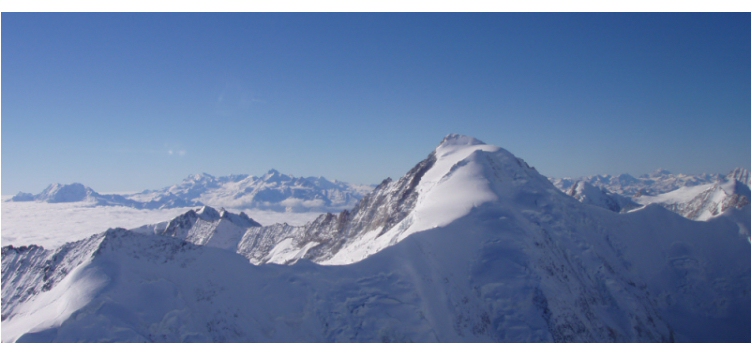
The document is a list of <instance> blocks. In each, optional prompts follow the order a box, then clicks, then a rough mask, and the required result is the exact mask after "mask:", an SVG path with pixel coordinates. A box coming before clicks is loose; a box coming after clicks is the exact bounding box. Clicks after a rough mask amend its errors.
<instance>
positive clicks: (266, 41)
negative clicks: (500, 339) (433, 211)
mask: <svg viewBox="0 0 752 355" xmlns="http://www.w3.org/2000/svg"><path fill="white" fill-rule="evenodd" d="M750 33H751V30H750V14H749V13H746V14H745V13H741V14H503V13H502V14H164V13H159V14H90V13H89V14H42V13H35V14H18V13H3V14H2V194H4V195H8V194H15V193H17V192H18V191H25V192H32V193H38V192H39V191H41V190H42V189H43V188H44V187H45V186H47V185H48V184H49V183H53V182H61V183H71V182H81V183H84V184H85V185H88V186H91V187H92V188H94V189H95V190H97V191H102V192H108V191H136V190H142V189H147V188H149V189H153V188H160V187H163V186H167V185H171V184H174V183H177V182H179V181H180V180H182V179H183V178H184V177H185V176H187V175H189V174H192V173H197V172H207V173H209V174H212V175H215V176H220V175H228V174H232V173H248V174H253V175H261V174H263V173H265V172H266V171H267V170H268V169H270V168H276V169H278V170H280V171H282V172H284V173H288V174H294V175H296V176H319V175H322V176H325V177H327V178H330V179H339V180H344V181H349V182H355V183H378V182H380V181H381V180H382V179H384V178H386V177H389V176H390V177H392V178H397V177H400V176H402V175H403V174H404V173H405V172H407V170H409V169H410V168H411V167H412V166H413V165H414V164H416V163H417V162H418V161H420V160H422V159H423V158H425V157H426V156H427V155H428V153H430V152H431V150H433V148H434V147H435V146H436V145H437V144H438V143H439V142H440V141H441V139H442V138H443V137H444V136H445V135H446V134H448V133H461V134H466V135H471V136H474V137H477V138H479V139H481V140H483V141H485V142H487V143H490V144H494V145H498V146H501V147H504V148H506V149H507V150H509V151H511V152H512V153H514V154H515V155H517V156H519V157H521V158H523V159H525V160H526V161H527V162H528V163H529V164H531V165H533V166H535V167H536V168H537V169H538V171H540V172H541V173H543V174H544V175H547V176H558V177H561V176H582V175H590V174H597V173H610V174H618V173H631V174H633V175H639V174H643V173H647V172H650V171H653V170H655V169H657V168H666V169H669V170H671V171H674V172H684V173H700V172H712V173H720V172H727V171H729V170H731V169H732V168H734V167H736V166H742V167H745V168H749V167H750V135H751V133H750V132H751V129H750V121H751V118H750V95H751V94H750V80H751V78H752V76H751V75H750V67H751V64H750Z"/></svg>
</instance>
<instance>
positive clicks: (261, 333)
mask: <svg viewBox="0 0 752 355" xmlns="http://www.w3.org/2000/svg"><path fill="white" fill-rule="evenodd" d="M745 208H746V209H747V211H748V209H749V207H745ZM734 211H737V210H736V209H729V210H727V211H726V212H724V213H735V212H734ZM192 212H193V213H192V214H191V212H188V213H187V214H185V215H184V220H182V222H181V223H178V222H177V221H174V222H175V223H173V221H171V222H169V223H165V224H160V225H157V226H150V227H149V226H146V227H143V228H141V229H137V230H134V231H126V230H122V229H113V230H108V231H107V232H106V233H103V234H102V235H101V236H98V237H96V236H95V237H93V239H91V240H90V245H96V248H92V247H91V246H86V245H85V244H80V245H76V246H73V249H74V250H75V251H76V252H73V250H69V251H68V252H66V253H65V254H64V255H63V254H61V251H62V249H58V250H55V251H45V250H38V249H37V248H27V249H26V250H25V251H24V252H23V253H21V252H19V250H20V248H11V247H6V248H4V249H3V307H4V308H3V312H4V313H3V316H4V319H3V324H2V326H3V333H2V337H3V341H5V342H12V341H168V342H169V341H172V342H175V341H230V342H249V341H263V342H279V341H307V342H312V341H330V342H331V341H345V342H353V341H357V342H364V341H402V342H408V341H422V342H437V341H441V342H473V341H474V342H498V341H511V342H541V341H558V342H586V341H587V342H671V341H716V342H717V341H725V342H728V341H731V342H749V341H750V331H751V329H750V322H749V319H750V305H751V304H752V302H750V264H751V261H750V244H749V241H748V239H747V237H746V236H744V235H743V234H742V233H741V229H740V227H739V225H738V224H737V223H735V222H733V221H731V220H730V219H726V218H714V219H711V220H709V221H707V222H698V221H692V220H689V219H686V218H683V217H681V216H679V215H677V214H675V213H673V212H670V211H668V210H666V209H665V208H663V207H661V206H658V205H655V204H653V205H648V206H646V207H644V208H642V209H639V210H637V211H634V212H631V213H613V212H612V211H609V210H606V209H604V208H600V207H596V206H592V205H588V204H584V203H581V202H579V201H577V200H576V199H574V198H572V197H571V196H568V195H567V194H565V193H563V192H561V191H559V190H558V189H557V188H556V187H555V186H554V185H552V184H551V183H550V182H549V181H548V180H547V179H546V178H545V177H543V176H541V175H540V174H539V173H538V172H537V171H536V170H535V169H533V168H531V167H529V166H528V165H527V164H526V163H525V162H524V161H522V160H521V159H519V158H517V157H515V156H514V155H512V154H511V153H509V152H507V151H506V150H503V149H501V148H498V147H494V146H490V145H486V144H483V143H482V142H480V141H477V140H475V139H473V138H470V137H465V136H459V135H450V136H448V137H447V138H445V140H444V141H443V142H442V144H441V145H440V146H439V147H438V148H436V149H435V150H434V152H432V153H431V154H430V155H429V156H428V158H427V159H426V160H424V161H422V162H420V163H419V164H417V165H416V166H415V167H414V168H413V169H411V170H410V172H408V173H407V174H406V175H405V176H404V177H402V178H400V179H399V180H398V181H391V180H385V181H384V182H383V183H382V184H380V185H379V186H378V187H377V188H376V189H375V190H374V191H373V192H372V193H371V194H369V195H367V196H365V197H364V198H363V199H362V200H361V201H360V202H359V203H358V204H357V205H356V207H355V208H353V210H352V211H344V212H342V213H340V214H338V215H333V214H324V215H322V216H321V217H319V218H318V219H316V221H314V222H312V223H309V224H308V225H306V226H302V227H291V226H288V225H284V224H276V225H272V226H265V227H259V226H249V227H242V228H247V229H246V231H245V234H243V236H242V238H241V240H240V242H239V243H238V245H237V250H235V251H234V252H231V251H229V250H227V249H231V248H225V247H227V246H228V245H230V246H231V245H232V243H227V244H222V243H219V244H220V245H216V247H212V246H210V245H209V244H210V243H211V240H212V239H213V238H217V237H218V236H219V235H220V234H228V233H225V232H217V230H218V229H219V228H215V229H214V231H215V232H211V233H208V234H201V235H211V234H212V233H214V234H216V235H214V236H211V237H210V238H209V240H208V241H207V240H205V239H202V237H200V235H199V234H197V233H194V231H198V230H199V229H200V230H202V231H207V230H209V229H211V228H197V227H196V226H198V225H204V226H210V225H211V226H214V225H218V223H217V221H222V220H225V221H227V222H228V223H227V225H228V226H229V225H232V226H237V227H238V228H239V229H242V228H241V226H240V225H246V226H247V225H249V223H248V220H249V219H248V220H246V219H245V218H241V217H239V215H233V214H229V213H227V212H226V213H225V217H224V218H223V217H222V212H221V211H217V210H214V209H210V208H204V209H202V210H199V211H192ZM233 221H234V222H233ZM244 222H245V223H244ZM168 226H172V227H171V228H172V229H170V228H167V227H168ZM168 230H170V231H171V232H167V231H168ZM747 230H749V228H748V226H747ZM160 233H162V234H167V235H161V234H160ZM191 233H194V234H191ZM229 234H232V233H229ZM191 235H193V236H194V237H195V238H194V240H193V241H194V242H196V243H204V245H197V244H195V243H192V242H189V241H188V239H190V238H192V237H191ZM233 235H236V234H233ZM96 238H100V239H96ZM96 240H99V241H98V242H96ZM219 240H227V239H224V238H219ZM234 240H235V239H232V238H231V241H234ZM356 243H358V245H357V247H356V246H355V244H356ZM92 249H94V252H91V250H92ZM8 253H18V255H19V257H17V258H10V259H9V260H13V262H9V263H8V264H7V265H8V266H7V267H6V254H8ZM238 254H240V255H238ZM56 255H61V256H58V257H57V258H58V259H59V260H68V255H70V256H74V255H83V256H84V257H83V258H81V259H76V260H83V261H82V262H73V261H71V262H66V263H65V265H70V267H71V268H70V269H67V270H68V272H67V275H68V276H65V277H63V278H62V279H61V280H60V281H59V282H58V283H56V284H55V285H53V286H52V287H51V288H50V289H49V290H47V291H41V292H38V293H34V292H31V293H30V296H29V297H27V298H25V299H24V300H23V301H17V304H16V306H14V308H13V309H12V310H10V311H8V312H6V309H5V307H6V306H5V305H6V294H11V295H12V294H14V293H13V291H12V289H14V288H18V287H19V286H20V285H18V284H17V283H16V282H28V283H30V284H32V285H29V286H27V289H32V290H41V286H38V285H37V284H38V283H40V282H43V278H40V277H26V278H17V277H15V275H17V274H29V275H31V274H33V272H31V271H28V272H27V271H25V270H24V269H25V268H26V267H24V266H23V265H26V264H24V263H27V264H28V263H30V261H28V260H37V261H35V262H34V263H35V265H44V264H45V263H47V262H48V260H52V259H54V258H55V256H56ZM249 255H250V257H249ZM254 258H255V260H257V261H258V263H259V264H261V265H258V266H257V265H253V264H252V263H249V262H248V260H249V259H250V260H251V261H252V262H253V261H254ZM306 259H308V260H306ZM71 260H73V259H71ZM309 260H310V261H309ZM295 261H297V262H295ZM311 261H316V262H317V263H322V264H323V263H328V264H339V265H326V266H324V265H318V264H315V263H312V262H311ZM355 261H358V262H355ZM274 263H293V264H292V265H274ZM7 275H9V276H7ZM6 276H7V277H8V280H11V281H10V282H6ZM13 280H18V281H13ZM6 288H8V290H9V291H6ZM17 299H19V300H20V298H17ZM56 300H79V301H77V302H70V301H65V302H68V303H65V304H64V307H63V308H59V307H61V306H63V305H62V304H61V303H59V302H63V301H56ZM55 307H58V308H55ZM53 309H65V310H66V311H65V312H64V313H63V314H62V315H61V314H60V313H56V312H53Z"/></svg>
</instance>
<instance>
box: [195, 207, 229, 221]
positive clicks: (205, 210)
mask: <svg viewBox="0 0 752 355" xmlns="http://www.w3.org/2000/svg"><path fill="white" fill-rule="evenodd" d="M222 211H223V212H224V209H223V210H222ZM196 215H198V217H199V218H201V219H203V220H205V221H216V220H218V219H220V218H221V216H220V214H219V211H217V210H215V209H213V208H211V207H209V206H203V207H201V208H200V209H199V210H198V211H197V212H196Z"/></svg>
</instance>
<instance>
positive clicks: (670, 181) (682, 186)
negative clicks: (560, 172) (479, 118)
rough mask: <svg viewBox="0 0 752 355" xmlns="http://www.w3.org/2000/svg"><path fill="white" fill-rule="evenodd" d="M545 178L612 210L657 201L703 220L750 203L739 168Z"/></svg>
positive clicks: (746, 176)
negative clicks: (724, 171)
mask: <svg viewBox="0 0 752 355" xmlns="http://www.w3.org/2000/svg"><path fill="white" fill-rule="evenodd" d="M549 180H550V181H551V182H552V183H553V184H554V185H555V186H556V187H558V188H559V189H560V190H562V191H563V192H565V193H566V194H568V195H570V196H572V197H574V198H576V199H577V200H579V201H580V202H583V203H587V204H591V205H595V206H599V207H603V208H606V209H609V210H612V211H615V212H628V211H630V210H634V209H637V208H641V207H643V206H646V205H649V204H658V205H661V206H663V207H665V208H667V209H668V210H670V211H673V212H676V213H678V214H680V215H682V216H684V217H686V218H689V219H694V220H700V221H705V220H708V219H710V218H714V217H718V216H721V215H722V214H724V213H726V212H727V211H728V213H727V214H729V215H737V214H738V213H736V212H734V211H735V210H742V209H745V208H748V207H747V206H749V204H750V189H749V182H750V181H749V171H748V170H746V169H743V168H736V169H734V170H733V171H731V172H730V173H728V174H726V175H722V174H699V175H684V174H678V175H674V174H672V173H671V172H669V171H667V170H664V169H659V170H657V171H655V172H654V173H652V174H649V175H647V174H646V175H643V176H640V177H639V178H635V177H632V176H631V175H629V174H622V175H618V176H611V175H593V176H588V177H581V178H576V179H572V178H552V179H549ZM744 215H748V213H747V214H743V213H742V214H741V216H742V219H741V221H742V222H743V220H745V218H743V216H744ZM737 219H738V218H737ZM746 220H747V221H749V218H746ZM746 224H749V223H748V222H747V223H746Z"/></svg>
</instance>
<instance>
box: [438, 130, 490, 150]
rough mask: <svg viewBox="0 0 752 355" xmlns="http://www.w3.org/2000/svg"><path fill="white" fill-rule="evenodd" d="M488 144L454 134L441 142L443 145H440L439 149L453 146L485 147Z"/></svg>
mask: <svg viewBox="0 0 752 355" xmlns="http://www.w3.org/2000/svg"><path fill="white" fill-rule="evenodd" d="M484 144H486V143H483V142H482V141H481V140H479V139H477V138H474V137H470V136H465V135H462V134H457V133H452V134H449V135H447V136H446V137H444V140H442V141H441V144H439V147H442V146H452V145H484Z"/></svg>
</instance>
